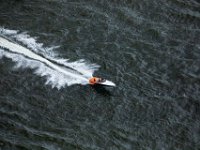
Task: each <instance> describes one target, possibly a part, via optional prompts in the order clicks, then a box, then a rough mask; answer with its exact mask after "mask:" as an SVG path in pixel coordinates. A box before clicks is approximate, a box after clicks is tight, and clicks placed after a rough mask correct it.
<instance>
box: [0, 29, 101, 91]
mask: <svg viewBox="0 0 200 150" xmlns="http://www.w3.org/2000/svg"><path fill="white" fill-rule="evenodd" d="M14 41H16V42H14ZM18 43H22V44H23V45H25V46H22V45H20V44H18ZM56 48H58V46H55V47H47V48H45V47H43V44H42V43H37V42H36V38H33V37H30V36H29V35H28V34H27V33H26V32H22V33H20V32H19V31H16V30H8V29H4V28H0V58H2V57H7V58H9V59H11V60H12V61H14V62H16V65H15V68H20V67H21V68H31V69H34V73H35V74H37V75H39V76H42V77H46V79H47V81H46V84H50V85H51V86H52V87H57V88H58V89H60V88H61V87H65V86H66V85H67V86H70V85H73V84H82V85H85V84H88V79H89V78H91V77H92V74H93V72H94V71H96V70H98V68H99V66H98V65H96V64H88V63H86V62H85V61H84V60H83V59H81V60H78V61H75V62H69V60H68V59H63V58H58V57H57V56H56V52H55V51H53V50H55V49H56Z"/></svg>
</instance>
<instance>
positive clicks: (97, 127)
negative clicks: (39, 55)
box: [0, 0, 200, 150]
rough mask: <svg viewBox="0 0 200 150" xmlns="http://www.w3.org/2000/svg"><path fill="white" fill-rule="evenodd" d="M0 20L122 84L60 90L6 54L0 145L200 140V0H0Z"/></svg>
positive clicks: (192, 145)
mask: <svg viewBox="0 0 200 150" xmlns="http://www.w3.org/2000/svg"><path fill="white" fill-rule="evenodd" d="M0 26H2V27H5V28H8V29H14V30H19V31H28V33H29V34H30V35H31V36H33V37H34V36H36V37H38V40H39V41H40V42H42V43H44V44H45V45H47V46H51V45H60V48H59V49H57V50H56V51H57V52H58V53H59V54H60V56H62V57H65V58H70V59H72V60H77V59H82V58H83V59H85V60H87V61H90V62H91V63H97V64H99V65H101V68H100V69H99V71H96V72H95V75H98V76H103V77H105V78H108V79H111V80H112V81H114V82H115V83H116V84H117V87H116V88H113V89H104V88H100V87H97V88H92V87H90V86H82V85H73V86H70V87H66V88H62V89H60V90H58V89H56V88H51V86H48V85H45V84H44V83H45V79H44V78H41V77H38V76H36V75H35V74H33V70H31V69H18V70H13V69H12V68H13V65H14V62H12V61H11V60H10V59H7V58H2V59H1V60H0V150H4V149H5V150H11V149H13V150H15V149H20V150H21V149H48V150H59V149H65V150H66V149H70V150H72V149H85V150H90V149H95V150H96V149H97V150H98V149H114V150H115V149H120V150H124V149H130V150H140V149H141V150H198V149H200V2H199V1H198V0H132V1H131V0H124V1H120V0H111V1H106V0H100V1H98V0H95V1H89V0H84V1H67V0H43V1H38V0H35V1H29V0H10V1H6V0H0Z"/></svg>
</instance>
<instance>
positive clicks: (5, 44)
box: [0, 37, 88, 82]
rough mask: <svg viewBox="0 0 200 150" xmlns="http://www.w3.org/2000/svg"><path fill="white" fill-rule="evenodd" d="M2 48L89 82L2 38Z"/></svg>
mask: <svg viewBox="0 0 200 150" xmlns="http://www.w3.org/2000/svg"><path fill="white" fill-rule="evenodd" d="M0 46H2V47H3V48H7V49H8V50H10V51H12V52H15V53H18V54H22V55H24V56H26V57H29V58H31V59H34V60H38V61H40V62H43V63H45V64H46V65H48V66H49V67H52V68H53V69H55V70H58V71H59V72H62V73H64V74H66V75H69V76H73V77H76V78H80V79H82V80H83V81H86V82H88V79H86V78H84V77H82V76H80V75H76V74H73V73H71V72H67V71H65V70H63V69H62V68H60V67H59V66H57V65H55V64H53V63H52V62H50V61H49V60H47V59H45V58H43V57H41V56H40V55H37V54H35V53H33V52H32V51H30V50H28V49H27V48H25V47H22V46H21V45H17V44H14V43H11V42H10V41H8V40H6V39H4V38H2V37H0Z"/></svg>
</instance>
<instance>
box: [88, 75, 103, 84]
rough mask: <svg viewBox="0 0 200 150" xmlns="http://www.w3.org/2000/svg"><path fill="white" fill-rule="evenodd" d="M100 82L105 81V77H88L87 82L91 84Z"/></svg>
mask: <svg viewBox="0 0 200 150" xmlns="http://www.w3.org/2000/svg"><path fill="white" fill-rule="evenodd" d="M102 82H105V79H103V78H98V77H92V78H90V79H89V83H90V84H91V85H94V84H98V83H102Z"/></svg>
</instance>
